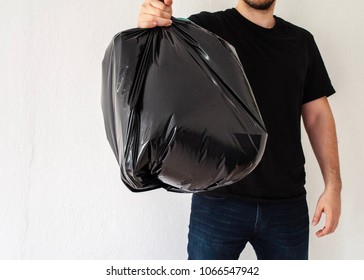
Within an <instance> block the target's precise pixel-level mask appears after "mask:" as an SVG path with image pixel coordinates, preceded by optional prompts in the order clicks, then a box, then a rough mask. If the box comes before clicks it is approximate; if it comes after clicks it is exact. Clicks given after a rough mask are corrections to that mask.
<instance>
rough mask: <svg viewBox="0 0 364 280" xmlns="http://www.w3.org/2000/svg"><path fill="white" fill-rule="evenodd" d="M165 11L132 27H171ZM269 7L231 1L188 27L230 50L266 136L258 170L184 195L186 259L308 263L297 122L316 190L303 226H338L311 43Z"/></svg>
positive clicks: (332, 135)
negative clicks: (313, 164)
mask: <svg viewBox="0 0 364 280" xmlns="http://www.w3.org/2000/svg"><path fill="white" fill-rule="evenodd" d="M172 2H173V0H165V1H164V3H163V2H161V1H159V0H145V2H144V3H143V4H142V6H141V9H140V14H139V19H138V26H139V27H141V28H152V27H155V26H169V25H171V24H172V22H171V16H172ZM275 4H276V1H275V0H239V1H238V3H237V5H236V7H235V8H232V9H227V10H225V11H221V12H215V13H208V12H201V13H199V14H196V15H192V16H191V17H190V18H189V19H190V20H191V21H193V22H195V23H196V24H198V25H200V26H202V27H203V28H205V29H207V30H209V31H211V32H213V33H215V34H217V35H218V36H220V37H222V38H223V39H225V40H226V41H228V42H229V43H230V44H232V45H233V46H234V47H235V49H236V51H237V53H238V55H239V58H240V60H241V62H242V64H243V66H244V70H245V72H246V75H247V77H248V80H249V82H250V84H251V87H252V89H253V92H254V95H255V98H256V101H257V104H258V106H259V109H260V111H261V114H262V117H263V120H264V122H265V125H266V128H267V131H268V135H269V136H268V142H267V146H266V150H265V153H264V156H263V158H262V160H261V162H260V164H259V165H258V167H257V168H256V169H255V170H254V171H253V172H252V173H251V174H249V175H248V176H247V177H246V178H244V179H243V180H241V181H239V182H237V183H235V184H233V185H230V186H227V187H222V188H218V189H216V190H214V191H211V192H208V193H201V194H194V195H193V197H192V207H191V216H190V225H189V234H188V240H189V243H188V254H189V259H237V258H238V257H239V255H240V253H241V251H242V250H243V249H244V247H245V245H246V243H247V242H249V243H251V244H252V246H253V248H254V250H255V252H256V254H257V258H258V259H308V236H309V234H308V233H309V218H308V209H307V202H306V190H305V187H304V185H305V171H304V162H305V159H304V155H303V151H302V146H301V135H300V133H301V128H300V124H301V117H302V119H303V122H304V125H305V128H306V131H307V133H308V136H309V139H310V142H311V145H312V147H313V150H314V153H315V155H316V158H317V160H318V163H319V165H320V168H321V172H322V175H323V179H324V183H325V189H324V191H323V193H322V195H321V196H320V198H319V200H318V203H317V207H316V211H315V214H314V217H313V219H312V224H313V225H314V226H315V225H317V224H318V223H319V221H320V219H321V216H322V214H323V213H325V215H326V222H325V226H324V227H323V228H322V229H319V230H318V231H317V233H316V235H317V236H318V237H322V236H325V235H327V234H329V233H332V232H334V231H335V229H336V227H337V225H338V221H339V216H340V211H341V199H340V193H341V178H340V170H339V159H338V148H337V137H336V130H335V123H334V118H333V115H332V113H331V109H330V106H329V103H328V101H327V97H328V96H330V95H331V94H333V93H335V90H334V88H333V87H332V85H331V82H330V79H329V76H328V74H327V71H326V69H325V66H324V63H323V61H322V58H321V55H320V53H319V50H318V48H317V46H316V44H315V41H314V38H313V36H312V35H311V34H310V33H309V32H308V31H306V30H304V29H302V28H300V27H297V26H295V25H293V24H291V23H289V22H287V21H284V20H283V19H281V18H279V17H277V16H275V15H274V7H275Z"/></svg>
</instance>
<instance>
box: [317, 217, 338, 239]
mask: <svg viewBox="0 0 364 280" xmlns="http://www.w3.org/2000/svg"><path fill="white" fill-rule="evenodd" d="M334 226H335V224H334V220H333V218H332V215H330V214H329V215H328V214H326V222H325V226H324V227H323V228H322V229H321V230H319V231H318V232H317V233H316V235H317V236H318V237H322V236H325V235H327V234H330V233H332V232H334Z"/></svg>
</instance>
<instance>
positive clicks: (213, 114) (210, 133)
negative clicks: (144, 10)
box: [101, 18, 267, 192]
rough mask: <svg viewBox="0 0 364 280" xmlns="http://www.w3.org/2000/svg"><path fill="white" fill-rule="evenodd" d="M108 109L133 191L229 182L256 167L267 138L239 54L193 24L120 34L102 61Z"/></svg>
mask: <svg viewBox="0 0 364 280" xmlns="http://www.w3.org/2000/svg"><path fill="white" fill-rule="evenodd" d="M101 104H102V111H103V117H104V124H105V129H106V135H107V139H108V141H109V143H110V145H111V148H112V150H113V152H114V155H115V157H116V159H117V161H118V164H119V166H120V171H121V179H122V181H123V182H124V183H125V185H126V186H127V187H128V188H129V189H130V190H132V191H146V190H151V189H155V188H161V187H162V188H165V189H167V190H169V191H176V192H200V191H206V190H212V189H214V188H217V187H221V186H225V185H229V184H231V183H234V182H236V181H238V180H241V179H242V178H244V177H245V176H246V175H247V174H249V173H250V172H251V171H252V170H253V169H254V168H255V166H256V165H257V164H258V163H259V161H260V159H261V157H262V154H263V151H264V148H265V143H266V140H267V133H266V129H265V127H264V123H263V120H262V118H261V115H260V113H259V110H258V107H257V104H256V102H255V99H254V96H253V93H252V90H251V88H250V86H249V83H248V80H247V78H246V76H245V74H244V71H243V67H242V65H241V63H240V61H239V59H238V56H237V55H236V52H235V49H234V48H233V47H232V46H231V45H229V44H228V43H227V42H226V41H224V40H222V39H221V38H219V37H218V36H216V35H214V34H212V33H210V32H208V31H206V30H205V29H203V28H201V27H199V26H197V25H195V24H194V23H192V22H190V21H186V20H180V19H175V18H173V24H172V26H170V27H156V28H153V29H138V28H135V29H130V30H126V31H123V32H120V33H118V34H116V35H115V36H114V37H113V39H112V41H111V43H110V44H109V46H108V47H107V49H106V52H105V56H104V58H103V60H102V96H101Z"/></svg>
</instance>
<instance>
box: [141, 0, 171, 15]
mask: <svg viewBox="0 0 364 280" xmlns="http://www.w3.org/2000/svg"><path fill="white" fill-rule="evenodd" d="M149 6H150V7H153V8H155V9H158V10H161V11H163V12H166V13H169V14H172V7H171V6H169V5H166V4H164V3H163V2H161V1H153V2H150V3H149ZM146 7H148V6H146Z"/></svg>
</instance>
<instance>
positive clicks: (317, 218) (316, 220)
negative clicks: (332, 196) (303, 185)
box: [312, 206, 323, 226]
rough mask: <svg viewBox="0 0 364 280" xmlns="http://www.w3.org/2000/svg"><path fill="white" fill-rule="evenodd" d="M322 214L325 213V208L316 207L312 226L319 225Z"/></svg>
mask: <svg viewBox="0 0 364 280" xmlns="http://www.w3.org/2000/svg"><path fill="white" fill-rule="evenodd" d="M322 212H323V208H322V207H319V206H317V207H316V211H315V214H314V216H313V218H312V225H313V226H315V225H317V224H318V223H319V222H320V220H321V215H322Z"/></svg>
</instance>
